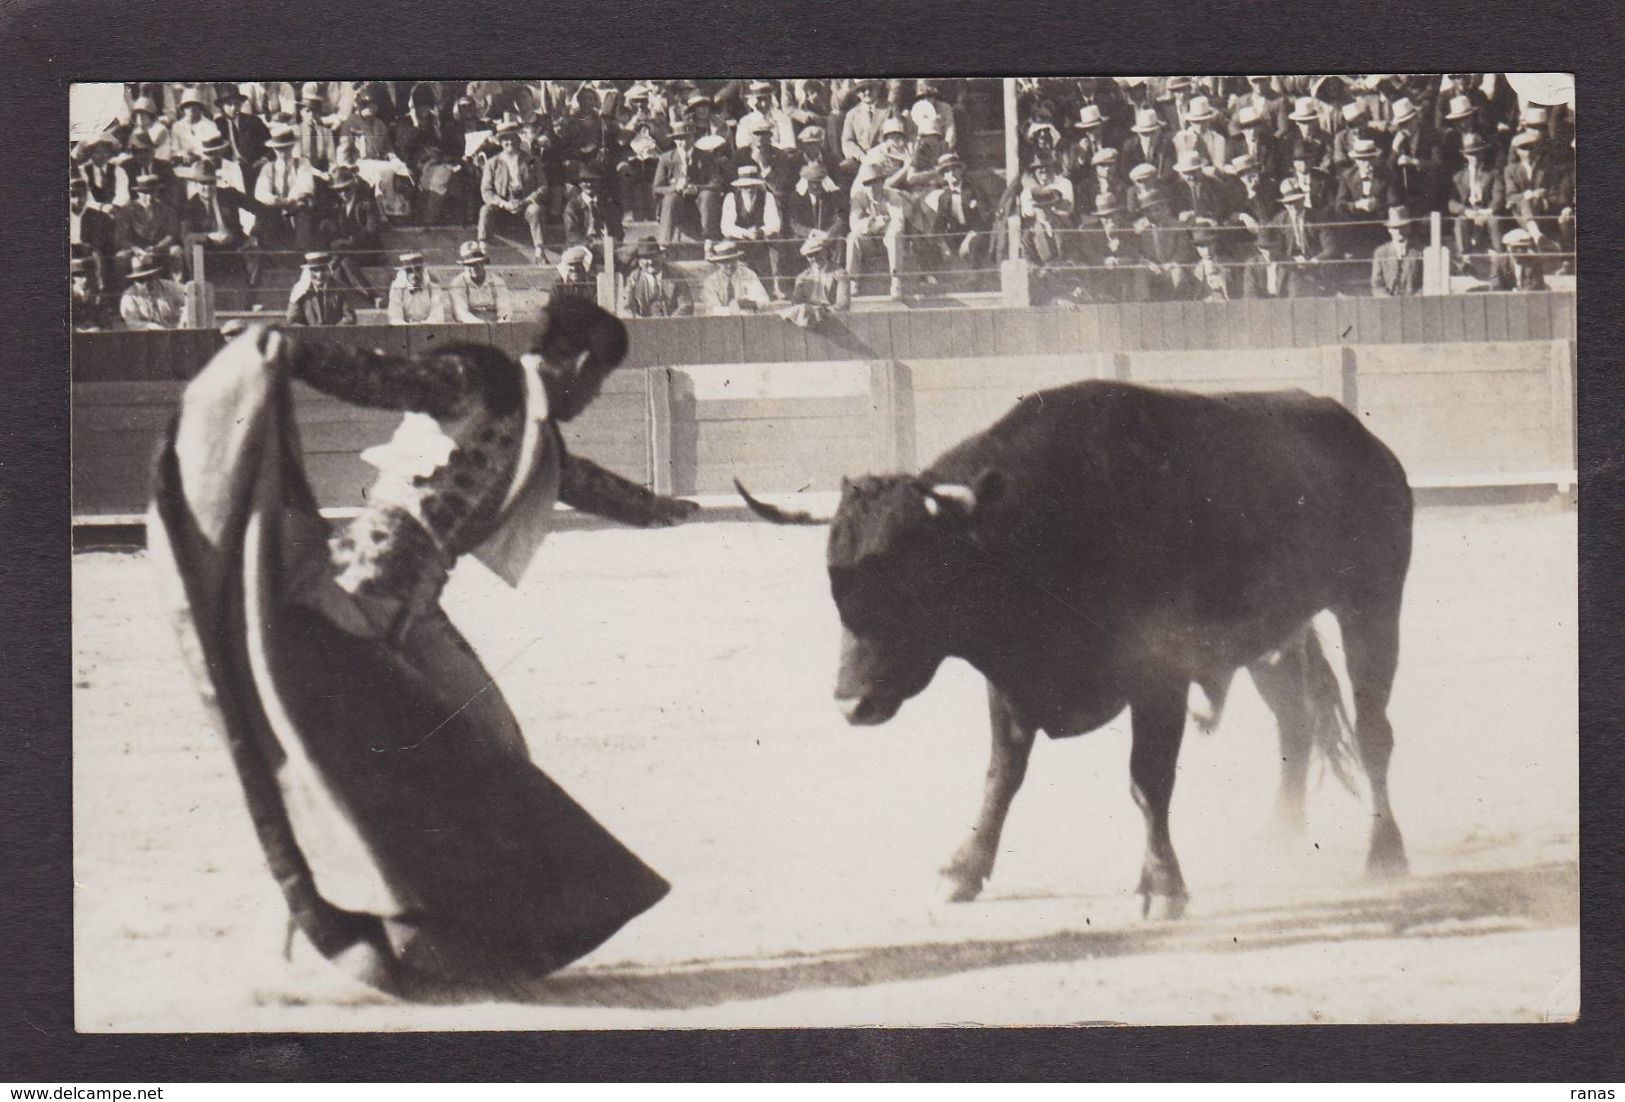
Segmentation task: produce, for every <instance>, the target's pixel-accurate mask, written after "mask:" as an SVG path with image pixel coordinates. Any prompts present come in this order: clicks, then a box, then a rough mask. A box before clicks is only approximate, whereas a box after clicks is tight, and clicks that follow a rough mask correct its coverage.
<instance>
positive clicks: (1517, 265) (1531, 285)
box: [1488, 226, 1547, 291]
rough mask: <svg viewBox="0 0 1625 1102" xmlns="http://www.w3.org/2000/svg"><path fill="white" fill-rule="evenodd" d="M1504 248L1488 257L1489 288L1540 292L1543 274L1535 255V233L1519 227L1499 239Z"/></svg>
mask: <svg viewBox="0 0 1625 1102" xmlns="http://www.w3.org/2000/svg"><path fill="white" fill-rule="evenodd" d="M1501 244H1502V245H1503V246H1505V249H1506V251H1505V252H1503V253H1499V254H1497V255H1496V256H1494V257H1492V258H1491V259H1490V279H1489V287H1488V289H1489V290H1491V291H1544V290H1546V289H1547V287H1546V273H1545V271H1544V270H1543V265H1542V264H1541V260H1540V257H1539V256H1537V255H1536V254H1535V235H1534V234H1532V233H1530V232H1529V231H1528V230H1526V229H1524V228H1523V227H1522V226H1519V227H1517V228H1516V229H1511V230H1508V231H1507V233H1506V236H1504V237H1502V238H1501Z"/></svg>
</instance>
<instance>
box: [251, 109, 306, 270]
mask: <svg viewBox="0 0 1625 1102" xmlns="http://www.w3.org/2000/svg"><path fill="white" fill-rule="evenodd" d="M265 145H266V148H267V149H269V150H271V153H272V158H271V160H270V161H268V162H266V164H265V167H264V168H262V169H260V174H259V179H258V181H257V182H256V183H255V185H254V199H255V201H256V202H258V203H259V204H260V206H261V207H263V208H264V213H263V214H258V215H256V216H255V222H254V238H255V241H256V242H257V243H258V245H259V247H260V248H262V249H269V250H272V251H277V252H288V251H307V250H309V249H311V247H312V246H313V245H314V244H315V242H316V240H317V227H316V173H315V170H314V169H312V168H311V167H310V166H309V165H307V164H305V163H304V162H302V161H296V160H294V158H293V150H294V147H295V146H297V145H298V139H297V138H295V137H294V134H293V131H292V130H291V129H290V128H288V127H285V126H278V127H277V128H276V129H275V130H272V131H271V136H270V138H269V139H267V140H266V143H265Z"/></svg>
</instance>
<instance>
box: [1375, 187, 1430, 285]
mask: <svg viewBox="0 0 1625 1102" xmlns="http://www.w3.org/2000/svg"><path fill="white" fill-rule="evenodd" d="M1383 226H1384V228H1386V229H1387V230H1388V240H1387V241H1385V242H1383V243H1382V244H1381V245H1378V246H1377V251H1376V252H1374V253H1372V254H1371V293H1372V295H1374V296H1376V297H1377V298H1402V297H1406V296H1410V295H1419V294H1421V293H1422V250H1421V249H1419V248H1417V246H1416V242H1415V241H1413V240H1412V239H1411V219H1410V212H1409V211H1407V210H1406V209H1405V208H1404V207H1395V208H1394V209H1393V210H1391V211H1389V212H1388V218H1387V220H1386V221H1384V222H1383Z"/></svg>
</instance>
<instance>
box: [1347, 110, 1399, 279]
mask: <svg viewBox="0 0 1625 1102" xmlns="http://www.w3.org/2000/svg"><path fill="white" fill-rule="evenodd" d="M1349 157H1350V159H1351V161H1352V162H1353V164H1352V167H1350V168H1347V169H1344V170H1343V175H1342V177H1341V178H1340V179H1339V180H1338V182H1337V199H1336V201H1335V208H1334V209H1335V211H1336V219H1337V221H1339V222H1342V223H1345V224H1344V225H1341V226H1338V227H1337V231H1336V232H1337V236H1338V238H1339V239H1340V242H1341V248H1342V251H1344V252H1346V253H1352V254H1354V255H1356V256H1358V255H1360V254H1362V253H1368V252H1370V251H1371V250H1372V249H1374V248H1375V247H1376V245H1377V244H1378V241H1377V238H1378V236H1379V235H1381V233H1382V225H1381V219H1382V215H1383V213H1384V212H1385V211H1387V210H1390V209H1391V208H1393V207H1397V206H1403V205H1404V204H1403V202H1402V199H1403V195H1404V192H1403V190H1402V189H1401V188H1400V187H1399V186H1398V183H1397V181H1396V180H1395V179H1394V178H1393V176H1392V175H1390V172H1389V169H1388V167H1387V166H1386V165H1384V164H1382V163H1380V162H1379V160H1378V150H1377V143H1376V142H1374V141H1372V140H1371V139H1369V138H1358V139H1356V140H1355V141H1354V143H1353V144H1352V145H1350V146H1349Z"/></svg>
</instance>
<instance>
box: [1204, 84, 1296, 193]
mask: <svg viewBox="0 0 1625 1102" xmlns="http://www.w3.org/2000/svg"><path fill="white" fill-rule="evenodd" d="M1282 117H1283V118H1284V117H1285V116H1284V115H1283V116H1282ZM1234 128H1235V133H1234V134H1232V135H1231V137H1230V144H1229V147H1228V150H1227V154H1228V156H1227V160H1226V162H1225V163H1229V162H1230V161H1234V160H1235V159H1236V158H1237V157H1241V156H1248V157H1251V158H1252V159H1253V164H1255V165H1256V166H1258V173H1259V175H1260V176H1262V177H1264V178H1265V179H1267V180H1269V182H1270V186H1272V187H1274V186H1275V183H1276V181H1278V180H1279V179H1280V178H1281V174H1282V173H1283V172H1284V171H1285V168H1286V166H1285V164H1284V163H1283V160H1282V155H1281V143H1280V139H1278V138H1277V137H1276V136H1275V135H1274V134H1273V133H1271V132H1270V128H1269V123H1268V121H1267V120H1266V118H1265V116H1264V115H1262V114H1260V113H1259V110H1258V108H1257V107H1255V106H1253V105H1252V104H1251V103H1248V104H1244V105H1243V106H1242V107H1241V109H1240V110H1238V111H1237V112H1236V116H1235V122H1234ZM1215 163H1218V162H1215Z"/></svg>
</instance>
